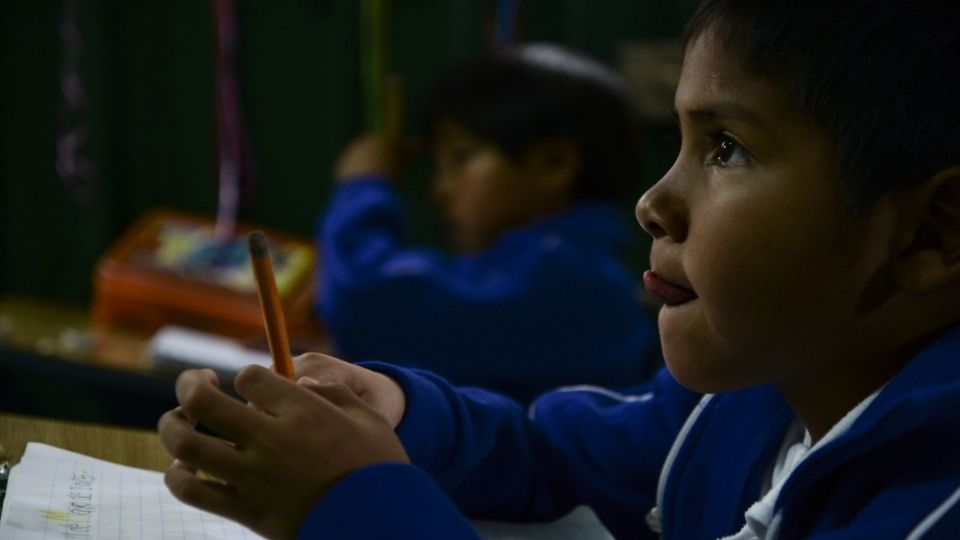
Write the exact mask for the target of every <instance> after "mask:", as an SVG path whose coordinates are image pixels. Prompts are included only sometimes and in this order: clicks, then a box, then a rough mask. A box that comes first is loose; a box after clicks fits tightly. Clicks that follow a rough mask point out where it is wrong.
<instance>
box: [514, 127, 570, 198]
mask: <svg viewBox="0 0 960 540" xmlns="http://www.w3.org/2000/svg"><path fill="white" fill-rule="evenodd" d="M527 160H528V161H527V163H528V165H529V166H530V168H531V169H532V170H530V173H532V174H533V175H534V176H535V177H536V178H537V179H538V180H539V182H540V185H541V186H542V187H543V188H544V189H546V190H549V191H551V192H553V193H556V194H558V195H560V194H562V195H566V194H569V193H570V192H571V191H572V190H573V186H574V184H575V183H576V181H577V177H578V176H580V170H581V168H582V161H583V158H582V155H581V152H580V147H579V146H578V145H577V144H576V143H575V142H573V141H572V140H570V139H566V138H562V137H552V138H548V139H543V140H540V141H537V142H535V143H533V144H532V145H531V146H530V148H529V149H528V151H527Z"/></svg>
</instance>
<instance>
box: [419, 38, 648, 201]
mask: <svg viewBox="0 0 960 540" xmlns="http://www.w3.org/2000/svg"><path fill="white" fill-rule="evenodd" d="M442 120H451V121H454V122H456V123H458V124H460V125H462V126H463V127H464V128H466V129H467V130H469V131H471V132H473V133H475V134H476V135H478V136H480V137H483V138H485V139H488V140H489V141H490V142H492V143H493V144H495V145H497V146H498V147H499V148H500V149H501V150H503V151H504V152H505V153H506V154H507V155H508V156H509V157H511V158H512V159H515V158H517V157H519V156H520V155H521V154H522V153H523V151H524V150H526V149H527V148H528V147H529V145H530V144H532V143H536V142H538V141H540V140H543V139H545V138H550V137H562V138H566V139H568V140H572V141H573V143H574V144H576V145H577V146H578V147H579V149H580V152H581V154H582V169H581V171H580V174H579V177H578V178H577V185H576V187H575V189H574V190H573V197H574V198H575V199H611V200H624V198H630V197H632V196H633V195H634V194H635V193H634V191H635V190H636V188H637V187H638V182H637V179H638V178H639V176H640V151H641V148H640V142H639V138H640V125H639V124H640V121H639V118H638V116H637V114H636V111H635V110H634V108H633V104H632V102H631V101H630V99H629V96H628V94H627V91H626V88H625V86H624V83H623V82H622V80H621V79H620V78H619V77H618V76H617V75H616V74H615V73H613V72H612V71H610V70H609V69H607V68H605V67H603V66H602V65H601V64H599V63H597V62H595V61H593V60H590V59H587V58H585V57H583V56H581V55H578V54H575V53H573V52H571V51H568V50H566V49H563V48H560V47H558V46H554V45H528V46H524V47H520V48H515V49H506V50H501V51H498V52H494V53H492V54H490V55H489V56H486V57H483V58H481V59H478V60H475V61H472V62H469V63H467V64H463V65H459V66H457V67H456V68H454V69H452V70H450V71H448V72H446V73H445V74H443V75H442V76H441V77H440V78H439V79H438V80H437V81H436V82H435V83H434V85H433V87H432V88H431V89H430V91H429V92H428V93H427V95H426V100H425V104H424V107H423V123H422V126H423V128H424V129H425V130H426V131H427V133H428V138H429V135H432V133H431V131H432V130H433V129H435V128H436V126H437V123H438V122H439V121H442Z"/></svg>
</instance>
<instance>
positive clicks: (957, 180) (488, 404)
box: [160, 0, 960, 540]
mask: <svg viewBox="0 0 960 540" xmlns="http://www.w3.org/2000/svg"><path fill="white" fill-rule="evenodd" d="M684 51H685V53H684V65H683V71H682V76H681V79H680V84H679V86H678V89H677V93H676V99H675V103H676V108H677V115H678V118H679V123H680V129H681V133H682V135H683V144H682V146H681V149H680V153H679V155H678V157H677V160H676V162H675V164H674V165H673V167H672V168H671V169H670V171H668V172H667V173H666V175H665V176H664V177H663V178H662V179H661V180H660V182H658V183H657V184H656V185H655V186H654V187H653V188H651V189H650V190H649V191H648V192H647V193H646V194H644V196H643V197H642V198H641V200H640V201H639V203H638V205H637V217H638V220H639V221H640V223H641V224H642V225H643V227H644V228H645V229H646V230H647V231H648V232H649V233H650V234H651V235H652V236H653V237H654V243H653V247H652V252H651V255H652V257H651V260H652V270H651V271H650V272H648V273H647V274H645V276H644V281H645V283H646V285H647V287H648V288H649V290H650V291H651V293H652V294H654V295H655V296H657V297H658V298H660V299H661V300H662V301H663V303H664V307H663V308H662V310H661V312H660V316H659V325H660V330H661V336H662V342H663V349H664V355H665V360H666V363H667V368H668V370H669V372H667V371H664V372H662V373H661V374H659V375H658V376H657V378H656V379H655V380H654V381H653V383H652V384H650V385H649V386H647V387H645V388H643V389H641V390H640V393H631V394H628V395H615V394H603V393H596V392H588V391H567V392H562V391H561V392H554V393H551V394H547V395H546V396H544V397H542V398H540V399H539V400H537V402H536V403H535V404H534V406H533V408H532V410H531V411H530V413H529V415H525V414H524V412H523V411H522V410H521V409H520V408H519V407H518V406H516V405H514V404H510V403H508V402H506V401H505V400H503V399H501V398H498V397H496V396H494V395H491V394H488V393H484V392H482V391H480V390H473V389H462V390H456V389H454V388H451V387H450V386H449V385H446V384H445V383H444V382H443V381H442V380H439V379H438V378H436V377H434V376H431V375H429V374H426V373H422V372H416V371H411V370H404V369H401V368H394V367H390V366H386V365H380V364H372V365H370V366H369V367H370V368H371V369H373V370H376V371H378V372H379V373H375V372H374V371H369V370H365V369H364V368H362V367H359V366H349V365H345V364H342V363H340V362H339V361H336V360H333V359H329V358H323V357H319V356H317V357H307V358H305V359H302V360H301V370H302V373H306V374H309V375H310V376H311V377H312V379H306V378H305V379H302V382H301V385H300V386H301V388H297V387H296V385H294V384H293V383H290V382H288V381H283V380H279V379H278V378H277V377H276V376H274V375H272V374H271V373H269V372H267V371H265V370H262V369H259V370H255V369H248V370H247V371H245V372H243V374H242V376H241V377H240V378H238V380H237V388H238V390H239V391H240V393H241V394H242V395H244V396H245V397H246V398H248V399H250V400H251V401H252V402H253V403H255V404H257V405H260V406H262V407H264V408H265V409H267V410H268V411H273V412H274V414H276V416H275V417H270V416H267V415H264V414H262V413H257V412H256V411H254V410H253V409H251V408H249V407H245V406H243V405H242V404H240V403H238V402H233V401H229V400H228V398H226V397H225V396H224V395H223V394H221V393H219V392H217V391H216V390H215V387H214V385H213V384H211V379H210V374H209V373H204V372H193V373H189V374H186V375H184V376H183V377H182V378H181V380H180V381H179V384H178V394H179V396H180V399H181V403H183V411H182V412H180V413H168V415H167V416H165V417H164V419H163V420H162V421H161V425H160V432H161V436H162V438H163V440H164V442H165V444H166V445H167V447H168V448H171V449H173V450H174V455H176V456H178V457H181V458H182V459H184V460H185V462H186V463H190V464H191V465H193V466H198V467H201V468H207V467H208V466H209V467H210V469H211V471H212V472H214V473H216V474H220V473H221V472H222V473H224V474H223V475H222V476H223V477H225V478H227V479H228V481H229V482H230V483H231V485H232V486H233V487H231V488H230V491H229V492H228V493H226V492H224V493H226V494H224V495H222V498H213V496H212V495H211V493H214V489H213V488H211V486H208V485H207V484H204V483H202V482H201V481H199V480H197V479H196V477H195V476H194V475H192V474H189V469H186V468H185V466H183V465H181V466H178V467H174V468H173V469H171V471H170V472H169V473H168V476H167V481H168V485H169V486H170V487H171V490H172V491H173V492H174V493H175V494H177V496H179V497H181V498H183V499H184V500H186V501H188V502H191V503H193V504H196V505H198V506H201V507H203V508H207V509H211V510H214V511H217V512H220V513H223V514H225V515H228V516H231V517H233V518H234V519H237V520H239V521H241V522H244V523H247V524H249V525H252V526H255V527H259V529H258V530H262V531H264V532H267V533H269V534H275V535H277V536H292V535H293V534H294V533H295V532H296V531H297V530H298V529H299V531H300V533H301V534H302V535H303V536H304V537H309V536H310V535H320V534H328V533H329V534H331V535H332V536H343V537H347V536H349V537H354V538H375V537H377V535H378V533H379V534H380V535H382V536H384V537H392V538H397V537H406V538H441V537H445V538H466V537H469V535H470V534H471V531H469V529H468V527H467V525H466V524H465V522H464V521H463V520H462V518H460V514H459V512H463V513H464V514H467V515H470V516H475V517H487V518H493V519H512V520H540V519H551V518H554V517H557V516H559V515H562V514H563V513H564V512H565V511H567V510H569V509H570V508H571V507H573V506H574V505H577V504H588V505H590V506H591V507H593V509H594V510H595V511H596V513H597V515H598V516H599V518H600V519H601V520H602V521H603V522H604V524H605V525H606V526H607V527H608V529H609V530H610V531H611V532H612V533H613V534H614V535H615V536H617V537H623V538H628V537H629V538H637V537H640V538H651V537H654V536H655V535H656V534H662V535H663V537H664V538H681V539H702V538H711V539H712V538H728V539H738V540H739V539H772V538H778V539H792V538H819V539H827V538H830V539H836V538H845V539H846V538H864V539H866V538H871V539H876V538H898V539H900V538H909V539H911V540H912V539H915V538H924V539H947V538H957V537H958V536H957V535H958V531H960V307H958V306H960V128H958V123H957V119H958V118H960V70H957V69H956V66H957V65H960V6H958V4H956V3H954V2H952V1H950V2H948V1H936V0H924V1H922V2H921V1H917V0H884V1H877V0H875V1H866V0H848V1H846V2H834V1H833V0H830V1H828V0H820V1H808V2H793V1H792V0H706V1H705V2H704V3H702V4H701V6H700V7H699V8H698V10H697V12H696V13H695V14H694V16H693V18H692V19H691V21H690V23H689V25H688V28H687V31H686V33H685V38H684ZM881 113H882V114H881ZM335 381H336V382H339V383H340V384H329V383H330V382H335ZM681 385H683V386H681ZM308 390H309V391H308ZM695 392H703V393H706V394H705V395H703V396H702V397H701V396H700V395H698V394H697V393H695ZM373 396H376V397H375V398H374V397H373ZM264 404H265V405H264ZM185 415H187V416H188V417H189V418H194V417H195V418H199V419H200V421H201V422H203V423H205V424H208V425H211V427H212V428H213V429H215V430H217V431H221V430H220V429H219V428H223V429H229V430H230V431H227V432H225V434H226V435H227V436H228V437H230V438H231V439H232V440H235V441H239V442H240V443H241V446H240V448H241V449H240V450H236V449H233V448H230V449H222V448H224V446H223V445H222V443H220V444H219V445H218V443H217V442H216V441H212V440H207V439H205V438H204V437H203V436H201V435H198V434H196V433H195V432H194V431H193V428H192V427H191V426H190V424H189V423H188V422H187V421H186V420H185V419H184V416H185ZM248 418H249V419H251V420H250V421H256V422H257V423H258V425H263V426H265V427H264V429H263V432H262V433H260V434H258V433H256V432H254V431H252V430H251V429H244V428H241V427H239V426H241V425H243V424H242V422H243V421H247V419H248ZM208 419H209V420H211V421H215V423H213V424H210V423H209V422H208ZM301 423H311V424H314V423H315V424H317V425H319V426H322V427H317V428H314V429H315V431H316V432H317V433H311V434H310V435H308V437H310V440H303V439H298V438H297V435H296V433H297V431H296V426H298V425H301ZM392 426H396V434H397V435H398V437H393V436H392V432H391V431H390V427H392ZM321 430H322V432H321ZM311 431H313V430H311ZM343 440H350V441H351V444H350V445H342V444H338V443H337V441H343ZM401 441H402V443H401ZM347 448H349V452H350V454H349V456H344V455H343V454H345V453H346V452H348V450H347ZM218 449H222V450H219V452H220V453H221V454H223V456H224V460H223V461H224V463H223V464H221V463H220V462H218V461H216V460H214V459H213V457H214V452H215V451H216V450H218ZM261 456H265V457H261ZM278 460H288V461H286V462H285V463H286V464H285V465H284V466H282V467H281V466H278V467H273V468H271V467H270V465H271V463H276V462H277V461H278ZM407 461H409V462H412V463H413V464H415V465H417V466H418V468H415V467H412V466H410V465H407V464H406V462H407ZM227 473H229V474H227ZM245 475H249V477H250V478H252V479H253V480H251V479H249V478H248V477H247V476H245ZM294 479H296V481H297V483H296V485H297V489H299V491H298V492H297V493H294V494H292V495H290V496H289V497H282V498H279V500H276V501H274V500H273V499H270V500H267V495H263V496H258V494H257V493H258V492H257V491H256V490H255V489H254V488H260V487H262V488H263V489H262V491H264V492H266V493H269V494H270V496H275V495H276V494H277V493H281V492H283V489H284V488H286V487H287V486H288V485H289V484H291V483H294ZM216 489H220V488H216ZM267 490H269V491H267ZM305 492H308V493H305ZM453 505H455V507H456V510H454V509H453V508H452V506H453ZM248 508H254V510H253V511H252V514H245V513H244V511H245V510H246V509H248ZM363 516H367V517H368V519H364V518H363ZM267 520H269V521H267ZM417 527H420V528H419V529H418V528H417ZM388 531H389V532H388Z"/></svg>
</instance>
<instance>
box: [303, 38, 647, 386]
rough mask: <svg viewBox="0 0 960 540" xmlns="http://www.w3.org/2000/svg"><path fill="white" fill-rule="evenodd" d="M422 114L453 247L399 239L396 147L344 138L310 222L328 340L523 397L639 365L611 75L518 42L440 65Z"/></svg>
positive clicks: (640, 314)
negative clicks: (320, 208) (333, 181)
mask: <svg viewBox="0 0 960 540" xmlns="http://www.w3.org/2000/svg"><path fill="white" fill-rule="evenodd" d="M423 117H424V121H423V125H424V130H425V132H426V134H427V137H426V139H427V141H428V142H429V144H430V145H431V146H432V150H433V158H434V165H435V177H434V180H433V193H434V195H435V200H436V204H437V205H438V207H439V210H440V213H441V214H442V216H443V218H444V219H445V223H446V225H447V232H449V234H450V237H451V240H452V243H453V246H454V248H455V250H456V251H457V254H456V255H452V256H448V255H445V254H443V253H441V252H440V251H438V250H436V249H429V248H425V247H419V246H411V245H408V244H407V243H405V239H404V233H405V228H406V226H407V218H406V216H405V215H404V208H403V205H402V204H401V200H400V196H399V193H398V191H397V187H396V184H397V183H398V182H400V181H401V179H402V176H403V164H404V161H405V156H404V155H403V149H402V143H401V142H400V141H397V140H394V139H391V138H388V137H385V136H367V137H364V138H361V139H359V140H358V141H356V142H354V143H353V144H352V145H351V146H349V147H348V148H347V149H346V151H345V152H344V153H343V155H342V156H341V159H340V162H339V164H338V167H337V171H336V177H337V181H338V186H337V188H336V190H335V192H334V193H333V195H332V198H331V201H330V203H329V206H328V207H327V209H326V211H325V212H324V213H323V214H322V218H321V221H320V223H319V228H318V231H317V241H318V244H319V249H320V251H321V253H322V264H321V268H322V269H321V272H320V280H321V286H320V291H319V308H318V309H319V314H320V316H321V317H322V319H323V320H324V322H325V324H326V325H327V327H328V329H329V331H330V333H331V335H332V338H333V342H334V348H335V352H336V353H337V354H338V355H341V356H343V357H345V358H348V359H350V360H354V361H357V360H371V359H376V360H387V361H391V362H397V363H403V364H408V365H412V366H417V367H423V368H429V369H431V370H434V371H437V372H439V373H441V374H443V375H445V376H447V377H449V378H450V380H452V381H453V382H454V383H457V384H467V385H479V386H486V387H490V388H494V389H497V390H500V391H503V392H506V393H508V394H510V395H512V396H513V397H516V398H518V399H520V400H524V401H526V400H529V399H530V398H532V397H534V396H535V395H536V394H537V393H539V392H541V391H542V390H545V389H548V388H552V387H556V386H558V385H564V384H572V383H578V384H581V383H590V384H599V385H607V386H623V385H629V384H633V383H637V382H640V381H641V379H643V378H645V375H646V374H648V373H649V372H650V369H649V366H650V362H651V361H652V360H653V358H654V357H655V356H656V353H657V337H656V328H655V325H654V323H653V322H652V319H651V318H650V317H648V316H647V315H646V314H645V313H644V311H643V309H642V307H641V305H640V304H639V303H638V301H637V298H636V295H635V293H634V291H635V289H636V285H635V283H636V279H635V277H634V276H633V275H631V272H630V271H629V269H628V268H627V266H626V265H625V263H624V261H623V257H624V255H626V253H627V250H628V249H629V248H630V247H631V233H630V232H629V230H628V229H627V228H626V223H625V220H624V219H623V217H622V216H621V213H620V211H619V209H618V207H619V206H620V205H622V203H623V201H625V200H629V198H630V197H631V196H632V192H633V190H635V189H636V187H637V180H638V178H639V164H638V158H637V156H638V155H639V153H640V147H639V135H640V133H639V126H638V120H637V117H636V115H635V113H634V111H633V110H632V107H631V105H630V103H629V101H628V98H627V96H626V95H625V89H624V88H623V83H622V81H621V80H620V79H619V78H618V77H617V76H616V75H615V74H614V73H612V72H611V71H609V70H608V69H606V68H604V67H603V66H601V65H600V64H598V63H596V62H594V61H592V60H589V59H587V58H584V57H582V56H579V55H577V54H574V53H572V52H570V51H566V50H564V49H561V48H559V47H555V46H545V45H534V46H527V47H523V48H519V49H516V50H507V51H502V52H497V53H494V54H492V55H490V56H488V57H486V58H483V59H480V60H477V61H474V62H472V63H469V64H466V65H462V66H460V67H458V68H456V69H453V70H452V71H450V72H448V73H446V74H445V75H444V76H443V77H441V78H440V79H439V80H438V81H437V82H436V83H435V85H434V86H433V88H432V90H431V91H430V92H429V94H428V97H427V100H426V106H425V110H424V114H423Z"/></svg>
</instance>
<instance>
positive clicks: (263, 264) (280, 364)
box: [247, 231, 294, 379]
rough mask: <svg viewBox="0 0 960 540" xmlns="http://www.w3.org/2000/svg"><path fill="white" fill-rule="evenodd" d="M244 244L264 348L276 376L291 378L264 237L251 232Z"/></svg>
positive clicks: (283, 330)
mask: <svg viewBox="0 0 960 540" xmlns="http://www.w3.org/2000/svg"><path fill="white" fill-rule="evenodd" d="M247 245H248V247H249V248H250V261H251V263H252V265H253V275H254V278H255V279H256V282H257V296H258V297H259V298H260V308H261V309H262V311H263V324H264V326H265V327H266V329H267V345H268V346H269V347H270V356H271V357H273V369H274V371H276V372H277V373H279V374H280V375H283V376H284V377H286V378H288V379H293V377H294V374H293V360H292V359H291V358H290V344H289V342H288V340H287V327H286V324H285V323H284V320H283V305H282V304H281V302H280V294H279V293H278V292H277V283H276V281H275V280H274V277H273V265H272V264H271V263H270V252H269V250H268V249H267V238H266V236H265V235H264V234H263V233H262V232H261V231H254V232H252V233H250V234H249V235H248V236H247Z"/></svg>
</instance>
